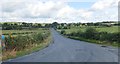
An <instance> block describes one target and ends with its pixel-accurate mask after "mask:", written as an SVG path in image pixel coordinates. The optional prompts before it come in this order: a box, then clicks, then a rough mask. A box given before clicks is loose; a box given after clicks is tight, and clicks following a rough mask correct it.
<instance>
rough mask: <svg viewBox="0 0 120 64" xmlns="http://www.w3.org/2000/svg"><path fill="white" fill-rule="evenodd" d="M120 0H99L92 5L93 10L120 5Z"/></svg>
mask: <svg viewBox="0 0 120 64" xmlns="http://www.w3.org/2000/svg"><path fill="white" fill-rule="evenodd" d="M118 2H119V0H99V1H97V2H95V3H94V4H93V5H92V7H91V8H92V9H93V10H103V9H106V8H112V7H118Z"/></svg>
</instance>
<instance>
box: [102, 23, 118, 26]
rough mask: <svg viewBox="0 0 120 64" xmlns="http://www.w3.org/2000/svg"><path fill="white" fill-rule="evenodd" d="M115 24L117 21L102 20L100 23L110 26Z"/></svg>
mask: <svg viewBox="0 0 120 64" xmlns="http://www.w3.org/2000/svg"><path fill="white" fill-rule="evenodd" d="M115 24H118V22H102V25H107V26H111V25H115Z"/></svg>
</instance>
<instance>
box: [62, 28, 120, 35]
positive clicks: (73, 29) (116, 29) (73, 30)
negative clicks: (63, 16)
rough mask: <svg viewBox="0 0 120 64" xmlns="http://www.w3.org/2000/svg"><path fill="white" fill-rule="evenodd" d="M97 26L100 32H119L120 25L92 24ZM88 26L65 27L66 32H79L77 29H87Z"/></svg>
mask: <svg viewBox="0 0 120 64" xmlns="http://www.w3.org/2000/svg"><path fill="white" fill-rule="evenodd" d="M90 27H93V28H95V29H96V30H97V31H99V32H109V33H115V32H118V28H119V27H120V26H119V27H118V26H112V27H95V26H90ZM86 28H87V26H82V27H71V28H70V29H64V30H65V31H66V33H67V34H68V33H72V32H77V31H85V29H86Z"/></svg>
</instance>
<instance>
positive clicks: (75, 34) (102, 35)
mask: <svg viewBox="0 0 120 64" xmlns="http://www.w3.org/2000/svg"><path fill="white" fill-rule="evenodd" d="M106 28H107V29H106ZM113 28H114V30H116V31H114V32H113V31H112V30H113ZM105 29H106V30H105ZM105 29H104V28H103V27H99V28H98V27H96V28H95V27H94V28H93V27H91V26H90V27H82V28H78V27H77V28H72V27H71V28H69V29H57V31H58V32H59V33H60V34H62V35H63V36H65V37H67V38H71V39H75V40H80V41H86V42H90V43H95V44H100V45H105V46H113V47H120V43H119V42H120V40H119V35H120V33H119V31H118V27H117V26H113V27H105ZM108 29H109V30H110V29H111V31H112V32H111V31H109V30H108ZM100 30H101V31H100Z"/></svg>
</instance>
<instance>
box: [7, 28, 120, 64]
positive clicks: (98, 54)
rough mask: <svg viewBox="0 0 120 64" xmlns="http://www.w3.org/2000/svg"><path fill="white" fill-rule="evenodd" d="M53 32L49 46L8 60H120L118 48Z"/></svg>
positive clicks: (52, 30)
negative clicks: (73, 38) (102, 45)
mask: <svg viewBox="0 0 120 64" xmlns="http://www.w3.org/2000/svg"><path fill="white" fill-rule="evenodd" d="M51 32H52V37H53V41H54V42H53V43H52V44H50V45H49V46H48V47H47V48H44V49H43V50H40V51H38V52H34V53H31V54H29V55H26V56H23V57H19V58H16V59H10V60H7V61H6V62H118V51H117V48H113V47H101V46H100V45H97V44H91V43H87V42H83V41H77V40H72V39H69V38H65V37H63V36H61V35H60V34H59V33H58V32H56V31H55V30H54V29H51Z"/></svg>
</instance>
